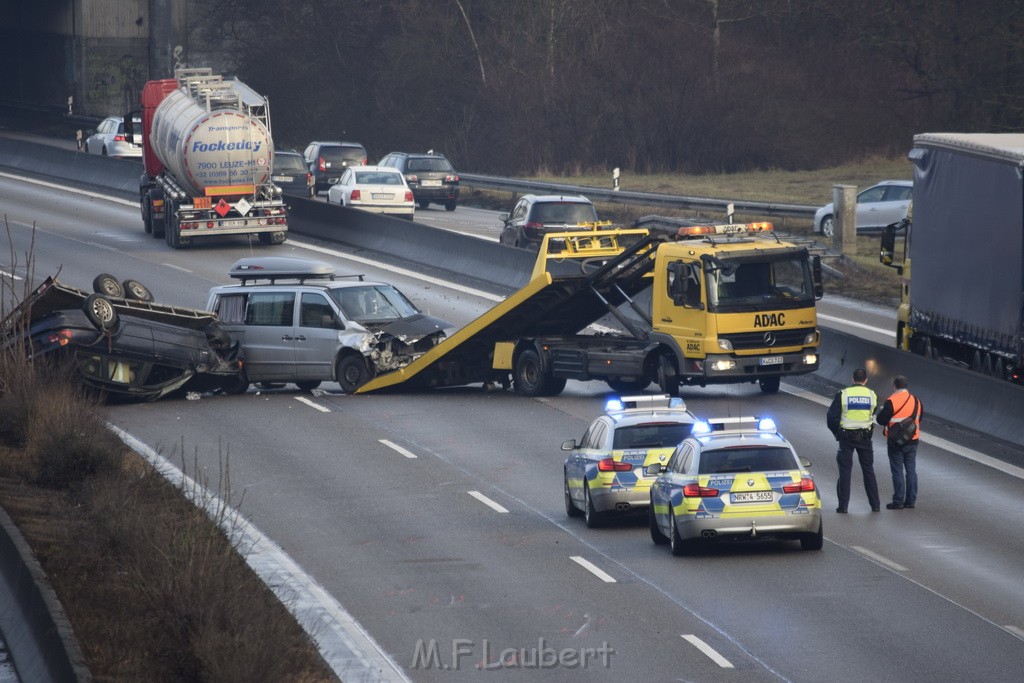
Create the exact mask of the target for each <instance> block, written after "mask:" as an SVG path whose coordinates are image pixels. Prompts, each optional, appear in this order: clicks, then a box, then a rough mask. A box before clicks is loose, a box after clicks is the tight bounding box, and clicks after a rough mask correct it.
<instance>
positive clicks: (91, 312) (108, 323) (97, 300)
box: [82, 293, 118, 332]
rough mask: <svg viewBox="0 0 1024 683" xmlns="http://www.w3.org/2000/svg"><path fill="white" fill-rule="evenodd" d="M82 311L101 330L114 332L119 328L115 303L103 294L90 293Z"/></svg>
mask: <svg viewBox="0 0 1024 683" xmlns="http://www.w3.org/2000/svg"><path fill="white" fill-rule="evenodd" d="M82 311H83V312H84V313H85V317H87V318H88V319H89V322H90V323H92V324H93V326H94V327H95V328H96V329H97V330H100V331H101V332H113V331H114V330H116V329H117V323H118V316H117V311H116V310H114V304H112V303H110V299H108V298H107V297H106V296H104V295H103V294H99V293H97V294H90V295H89V296H88V297H86V299H85V303H83V304H82Z"/></svg>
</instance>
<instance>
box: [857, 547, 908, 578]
mask: <svg viewBox="0 0 1024 683" xmlns="http://www.w3.org/2000/svg"><path fill="white" fill-rule="evenodd" d="M850 550H852V551H854V552H856V553H859V554H861V555H863V556H864V557H866V558H868V559H869V560H873V561H875V562H877V563H878V564H880V565H883V566H885V567H888V568H889V569H892V570H893V571H896V572H905V571H907V568H906V567H904V566H903V565H902V564H899V563H898V562H893V561H892V560H890V559H889V558H888V557H885V556H884V555H879V554H878V553H875V552H871V551H870V550H868V549H867V548H862V547H861V546H859V545H851V546H850Z"/></svg>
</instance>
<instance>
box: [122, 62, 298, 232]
mask: <svg viewBox="0 0 1024 683" xmlns="http://www.w3.org/2000/svg"><path fill="white" fill-rule="evenodd" d="M174 74H175V77H174V78H167V79H161V80H155V81H149V82H147V83H146V84H145V86H144V87H143V89H142V110H141V116H140V118H141V122H142V123H141V125H142V145H143V153H142V158H143V165H144V168H145V173H143V175H142V177H141V179H140V181H139V204H140V207H141V210H142V222H143V229H144V230H145V232H146V233H147V234H151V235H152V236H153V237H155V238H161V237H162V238H164V240H165V241H166V242H167V244H168V246H170V247H172V248H174V249H178V248H181V247H185V246H188V245H190V244H192V241H193V239H195V238H206V237H215V236H218V235H222V236H226V235H243V236H247V237H250V238H252V237H255V238H257V239H258V240H259V242H260V243H262V244H281V243H282V242H284V241H285V238H286V233H287V231H288V215H287V207H286V205H285V203H284V199H283V197H282V191H281V188H279V187H278V186H276V185H274V183H273V181H272V176H271V173H272V169H273V160H274V142H273V139H272V138H271V135H270V112H269V107H268V104H267V101H266V99H265V98H264V97H263V96H261V95H260V94H258V93H256V92H255V91H254V90H252V88H250V87H249V86H247V85H246V84H245V83H242V82H241V81H239V80H238V79H225V78H224V77H223V76H221V75H219V74H214V73H212V72H211V70H210V69H208V68H203V69H176V70H175V72H174Z"/></svg>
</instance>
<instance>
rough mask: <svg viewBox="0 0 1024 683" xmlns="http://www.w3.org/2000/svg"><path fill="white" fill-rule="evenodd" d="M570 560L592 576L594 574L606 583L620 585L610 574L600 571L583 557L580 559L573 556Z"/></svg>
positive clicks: (577, 556)
mask: <svg viewBox="0 0 1024 683" xmlns="http://www.w3.org/2000/svg"><path fill="white" fill-rule="evenodd" d="M569 559H570V560H572V561H573V562H575V563H576V564H578V565H579V566H581V567H583V568H584V569H586V570H587V571H588V572H590V573H591V574H593V575H594V576H596V577H597V578H599V579H601V580H602V581H604V582H605V583H618V582H617V581H616V580H615V579H614V578H613V577H612V576H611V574H608V573H607V572H605V571H603V570H601V569H598V567H597V565H595V564H594V563H593V562H591V561H590V560H585V559H583V558H582V557H580V556H579V555H572V556H570V557H569Z"/></svg>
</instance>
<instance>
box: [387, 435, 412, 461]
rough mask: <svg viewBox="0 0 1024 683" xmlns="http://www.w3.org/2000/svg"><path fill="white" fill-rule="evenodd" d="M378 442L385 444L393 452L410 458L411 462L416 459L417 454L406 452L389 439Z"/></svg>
mask: <svg viewBox="0 0 1024 683" xmlns="http://www.w3.org/2000/svg"><path fill="white" fill-rule="evenodd" d="M378 441H380V442H381V443H382V444H384V445H385V446H387V447H388V448H391V449H393V450H396V451H398V452H399V453H401V454H402V455H404V456H405V457H407V458H409V459H410V460H413V459H415V458H416V454H415V453H410V452H409V451H407V450H405V449H404V448H402V447H401V446H399V445H398V444H396V443H392V442H390V441H388V440H387V439H378Z"/></svg>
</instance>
